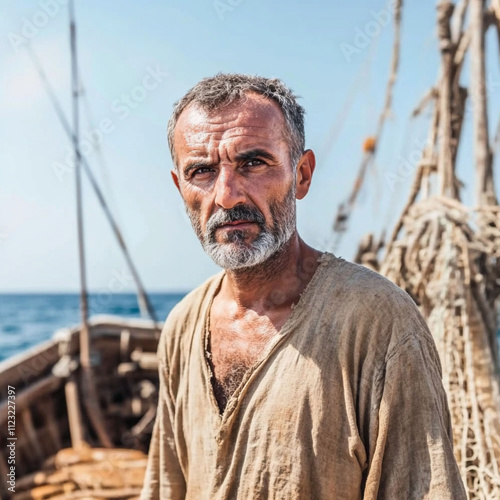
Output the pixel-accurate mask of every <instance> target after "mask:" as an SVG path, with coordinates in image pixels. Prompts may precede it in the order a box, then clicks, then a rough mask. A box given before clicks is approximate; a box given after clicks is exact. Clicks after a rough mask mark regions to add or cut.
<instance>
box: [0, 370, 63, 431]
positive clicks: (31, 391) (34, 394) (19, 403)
mask: <svg viewBox="0 0 500 500" xmlns="http://www.w3.org/2000/svg"><path fill="white" fill-rule="evenodd" d="M61 385H62V380H61V379H60V378H59V377H56V376H54V375H49V376H48V377H45V378H43V379H42V380H38V381H37V382H35V383H34V384H32V385H30V386H28V387H27V388H26V389H23V390H22V391H21V392H19V393H17V394H16V413H17V412H21V411H22V410H23V409H24V408H26V407H28V406H29V405H31V404H33V403H34V402H35V401H37V400H40V399H41V398H43V397H45V396H47V395H49V394H51V393H53V392H54V391H56V390H57V389H59V387H61ZM7 415H8V402H7V401H5V402H3V403H0V426H1V425H4V424H5V422H6V420H7Z"/></svg>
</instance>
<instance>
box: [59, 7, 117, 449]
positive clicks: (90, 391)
mask: <svg viewBox="0 0 500 500" xmlns="http://www.w3.org/2000/svg"><path fill="white" fill-rule="evenodd" d="M69 16H70V43H71V87H72V104H73V148H74V152H75V187H76V216H77V230H78V260H79V267H80V311H81V320H82V325H81V331H80V365H81V370H82V374H81V375H82V378H81V381H82V389H83V401H84V404H85V408H86V410H87V413H88V417H89V419H90V421H91V422H92V425H93V427H94V429H95V431H96V434H97V436H98V438H99V440H100V441H101V443H102V444H103V446H105V447H111V446H112V443H111V440H110V438H109V435H108V433H107V432H106V428H105V425H104V421H103V418H102V414H101V409H100V407H99V402H98V398H97V394H96V388H95V382H94V377H93V372H92V365H91V360H90V330H89V324H88V311H89V310H88V293H87V277H86V268H85V248H84V231H83V207H82V180H81V178H82V173H81V167H82V157H81V153H80V147H79V143H80V116H79V99H78V98H79V88H78V87H79V78H78V59H77V51H76V24H75V11H74V0H70V2H69Z"/></svg>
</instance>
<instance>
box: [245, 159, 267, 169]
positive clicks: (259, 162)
mask: <svg viewBox="0 0 500 500" xmlns="http://www.w3.org/2000/svg"><path fill="white" fill-rule="evenodd" d="M245 165H247V166H249V167H257V166H259V165H264V162H263V161H262V160H257V159H255V160H250V161H247V162H246V163H245Z"/></svg>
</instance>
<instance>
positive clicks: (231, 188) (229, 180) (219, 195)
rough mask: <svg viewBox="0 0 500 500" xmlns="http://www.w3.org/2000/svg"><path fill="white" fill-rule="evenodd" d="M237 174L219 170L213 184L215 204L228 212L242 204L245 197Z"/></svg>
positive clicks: (224, 169) (223, 169)
mask: <svg viewBox="0 0 500 500" xmlns="http://www.w3.org/2000/svg"><path fill="white" fill-rule="evenodd" d="M237 177H238V176H237V174H236V173H235V172H234V171H233V170H232V169H226V168H221V170H220V172H219V175H218V177H217V181H216V183H215V204H216V205H218V206H219V207H221V208H224V209H226V210H229V209H230V208H233V207H234V206H236V205H240V204H244V203H245V201H246V196H245V195H244V193H243V191H242V186H241V183H240V182H239V180H238V178H237Z"/></svg>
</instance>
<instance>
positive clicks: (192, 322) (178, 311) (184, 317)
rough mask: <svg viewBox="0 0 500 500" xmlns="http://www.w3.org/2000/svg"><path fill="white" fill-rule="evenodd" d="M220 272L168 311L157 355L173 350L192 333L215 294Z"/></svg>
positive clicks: (220, 276) (220, 275)
mask: <svg viewBox="0 0 500 500" xmlns="http://www.w3.org/2000/svg"><path fill="white" fill-rule="evenodd" d="M222 274H223V273H222V272H221V273H218V274H216V275H214V276H211V277H210V278H208V279H207V280H206V281H205V282H204V283H202V284H201V285H199V286H197V287H196V288H195V289H194V290H192V291H191V292H189V293H188V294H187V295H186V296H185V297H183V298H182V299H181V300H180V301H179V302H178V303H177V304H176V305H175V306H174V307H173V308H172V310H171V311H170V313H169V314H168V316H167V319H166V320H165V324H164V326H163V330H162V332H161V337H160V341H159V348H158V354H159V355H161V354H162V353H166V352H170V351H171V350H172V349H175V344H178V343H179V341H180V340H181V338H182V337H185V335H184V334H185V333H186V332H194V329H195V328H196V326H197V325H198V324H199V321H200V319H201V316H202V314H203V311H204V310H205V308H206V306H207V305H208V302H209V301H210V298H211V297H212V295H213V294H214V292H215V289H216V288H217V286H218V284H219V283H220V280H221V278H222Z"/></svg>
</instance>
